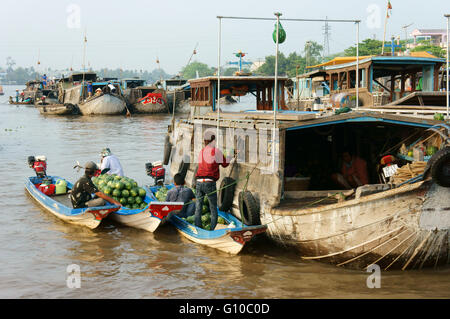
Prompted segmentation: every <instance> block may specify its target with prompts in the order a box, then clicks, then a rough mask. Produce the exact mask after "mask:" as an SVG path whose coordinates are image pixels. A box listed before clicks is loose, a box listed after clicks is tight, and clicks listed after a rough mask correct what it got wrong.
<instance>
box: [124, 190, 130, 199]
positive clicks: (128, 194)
mask: <svg viewBox="0 0 450 319" xmlns="http://www.w3.org/2000/svg"><path fill="white" fill-rule="evenodd" d="M128 196H130V192H129V191H128V189H124V190H123V191H122V197H128Z"/></svg>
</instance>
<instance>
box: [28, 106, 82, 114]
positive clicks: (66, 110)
mask: <svg viewBox="0 0 450 319" xmlns="http://www.w3.org/2000/svg"><path fill="white" fill-rule="evenodd" d="M36 108H37V109H38V110H39V112H40V113H41V114H44V115H70V114H78V108H77V107H76V106H75V105H73V104H49V105H36Z"/></svg>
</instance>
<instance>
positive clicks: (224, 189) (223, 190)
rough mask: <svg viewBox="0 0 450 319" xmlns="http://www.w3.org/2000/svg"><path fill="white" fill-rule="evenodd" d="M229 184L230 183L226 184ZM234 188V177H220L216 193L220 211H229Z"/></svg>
mask: <svg viewBox="0 0 450 319" xmlns="http://www.w3.org/2000/svg"><path fill="white" fill-rule="evenodd" d="M230 184H232V185H231V186H228V185H230ZM235 188H236V181H235V180H234V178H231V177H225V178H224V179H222V182H221V183H220V187H219V191H218V194H217V195H218V196H217V204H218V206H219V210H221V211H222V212H228V211H230V209H231V206H232V205H233V198H234V190H235Z"/></svg>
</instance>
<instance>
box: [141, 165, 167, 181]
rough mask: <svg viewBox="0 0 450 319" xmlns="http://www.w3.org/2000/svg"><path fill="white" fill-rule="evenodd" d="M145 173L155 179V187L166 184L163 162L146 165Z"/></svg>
mask: <svg viewBox="0 0 450 319" xmlns="http://www.w3.org/2000/svg"><path fill="white" fill-rule="evenodd" d="M145 171H146V172H147V175H148V176H150V177H153V179H154V180H155V185H158V184H164V180H165V178H166V169H165V168H164V166H163V163H162V162H161V161H157V162H153V163H146V164H145Z"/></svg>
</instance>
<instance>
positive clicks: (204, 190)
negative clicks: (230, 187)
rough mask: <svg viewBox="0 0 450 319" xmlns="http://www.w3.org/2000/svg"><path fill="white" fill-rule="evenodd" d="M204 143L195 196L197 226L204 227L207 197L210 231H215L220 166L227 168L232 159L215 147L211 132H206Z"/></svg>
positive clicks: (199, 157)
mask: <svg viewBox="0 0 450 319" xmlns="http://www.w3.org/2000/svg"><path fill="white" fill-rule="evenodd" d="M204 142H205V147H204V148H203V149H202V150H201V151H200V153H199V156H198V169H197V175H195V178H196V188H195V196H196V198H197V200H196V204H195V205H196V206H195V226H197V227H201V226H202V221H201V216H202V206H203V198H204V196H205V195H207V196H208V201H209V208H210V211H211V228H210V230H214V228H216V225H217V192H216V181H217V180H218V179H219V177H220V172H219V166H220V165H221V166H222V167H227V166H228V165H229V164H230V159H231V158H228V159H226V158H225V156H223V154H222V152H221V151H220V150H219V149H218V148H216V147H215V136H214V135H213V134H212V133H211V132H206V134H205V137H204ZM211 193H213V194H211ZM208 194H209V195H208Z"/></svg>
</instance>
